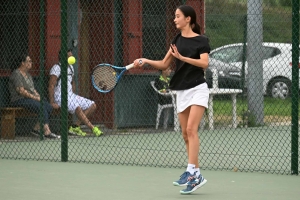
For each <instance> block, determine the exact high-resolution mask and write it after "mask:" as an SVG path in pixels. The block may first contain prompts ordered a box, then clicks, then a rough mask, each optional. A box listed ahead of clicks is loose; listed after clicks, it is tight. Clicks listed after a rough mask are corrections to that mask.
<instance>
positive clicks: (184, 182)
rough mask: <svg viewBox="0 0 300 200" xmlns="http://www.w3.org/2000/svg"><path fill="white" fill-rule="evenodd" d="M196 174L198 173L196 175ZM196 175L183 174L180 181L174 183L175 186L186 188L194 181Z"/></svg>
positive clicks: (186, 172)
mask: <svg viewBox="0 0 300 200" xmlns="http://www.w3.org/2000/svg"><path fill="white" fill-rule="evenodd" d="M195 174H196V173H195ZM195 174H194V175H192V174H191V173H190V172H188V171H185V172H184V173H183V174H181V176H180V179H179V180H178V181H174V182H173V185H174V186H185V185H188V182H189V181H190V180H192V179H194V178H195V177H194V176H195Z"/></svg>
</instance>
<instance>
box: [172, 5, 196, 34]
mask: <svg viewBox="0 0 300 200" xmlns="http://www.w3.org/2000/svg"><path fill="white" fill-rule="evenodd" d="M177 9H179V10H181V12H182V13H183V15H184V16H185V17H191V21H190V25H191V27H192V30H193V31H194V32H195V33H198V34H201V27H200V25H199V24H198V23H197V15H196V12H195V10H194V8H192V7H191V6H188V5H181V6H179V7H178V8H177Z"/></svg>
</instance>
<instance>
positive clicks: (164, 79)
mask: <svg viewBox="0 0 300 200" xmlns="http://www.w3.org/2000/svg"><path fill="white" fill-rule="evenodd" d="M170 74H171V68H170V67H169V68H167V69H165V70H161V75H160V76H159V77H157V78H156V79H155V83H154V86H155V87H156V89H157V90H158V91H160V92H162V93H167V92H169V84H170V78H169V76H170ZM158 103H159V104H160V105H165V104H172V97H171V96H162V95H158ZM171 109H172V108H165V109H164V129H166V128H167V127H168V120H169V116H170V111H171Z"/></svg>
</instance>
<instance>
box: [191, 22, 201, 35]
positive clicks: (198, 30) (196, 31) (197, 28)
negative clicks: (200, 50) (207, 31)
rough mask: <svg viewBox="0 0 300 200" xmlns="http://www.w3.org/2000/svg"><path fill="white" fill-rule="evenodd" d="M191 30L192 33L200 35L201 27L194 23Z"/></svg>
mask: <svg viewBox="0 0 300 200" xmlns="http://www.w3.org/2000/svg"><path fill="white" fill-rule="evenodd" d="M192 30H193V32H195V33H198V34H199V35H201V27H200V25H199V24H198V23H197V22H195V23H194V24H193V25H192Z"/></svg>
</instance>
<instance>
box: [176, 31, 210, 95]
mask: <svg viewBox="0 0 300 200" xmlns="http://www.w3.org/2000/svg"><path fill="white" fill-rule="evenodd" d="M172 44H175V45H176V47H177V49H178V52H179V53H180V54H181V55H182V56H185V57H189V58H194V59H199V58H200V54H203V53H210V46H209V40H208V38H207V37H205V36H201V35H199V36H196V37H192V38H186V37H182V36H181V33H179V34H178V35H177V36H176V37H175V38H174V39H173V41H172ZM175 62H176V69H175V73H174V75H173V77H172V79H171V82H170V89H172V90H186V89H190V88H193V87H195V86H197V85H200V84H202V83H205V82H206V81H205V78H204V70H203V69H202V68H200V67H196V66H193V65H191V64H189V63H186V62H183V61H181V60H179V59H177V58H176V60H175Z"/></svg>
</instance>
